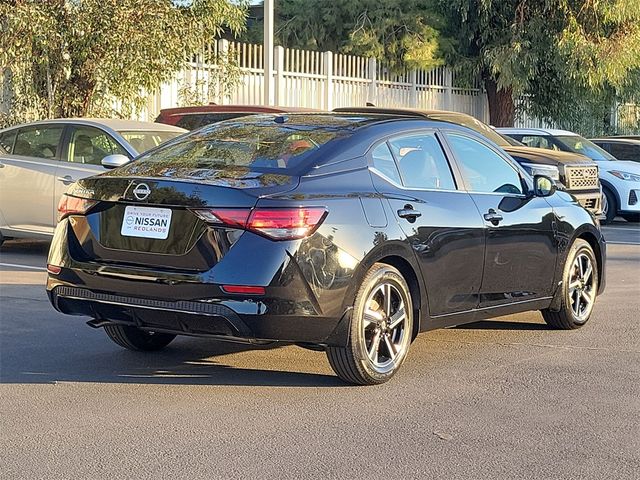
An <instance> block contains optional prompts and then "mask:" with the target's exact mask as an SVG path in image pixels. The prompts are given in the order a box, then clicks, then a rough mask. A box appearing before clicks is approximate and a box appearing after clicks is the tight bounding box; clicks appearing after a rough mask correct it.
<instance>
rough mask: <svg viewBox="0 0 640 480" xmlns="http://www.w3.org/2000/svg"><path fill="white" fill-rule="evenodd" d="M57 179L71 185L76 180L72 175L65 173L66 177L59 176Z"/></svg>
mask: <svg viewBox="0 0 640 480" xmlns="http://www.w3.org/2000/svg"><path fill="white" fill-rule="evenodd" d="M56 180H58V181H59V182H62V183H64V184H65V185H70V184H72V183H73V182H75V180H74V179H73V178H72V177H71V175H65V176H64V177H58V178H57V179H56Z"/></svg>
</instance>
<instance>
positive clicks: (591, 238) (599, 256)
mask: <svg viewBox="0 0 640 480" xmlns="http://www.w3.org/2000/svg"><path fill="white" fill-rule="evenodd" d="M577 239H581V240H584V241H585V242H587V243H588V244H589V245H590V246H591V248H592V249H593V253H594V254H595V257H596V263H597V267H598V285H599V286H600V285H602V276H603V274H604V252H603V251H602V248H601V247H600V242H599V241H598V237H597V236H596V235H595V234H594V233H593V232H591V231H589V230H585V231H582V232H581V233H579V234H578V235H576V237H575V238H574V240H573V241H574V242H575V240H577ZM572 244H573V242H572ZM565 261H566V260H565Z"/></svg>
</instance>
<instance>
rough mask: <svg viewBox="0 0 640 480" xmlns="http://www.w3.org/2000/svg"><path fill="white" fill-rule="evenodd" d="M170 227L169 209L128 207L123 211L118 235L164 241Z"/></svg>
mask: <svg viewBox="0 0 640 480" xmlns="http://www.w3.org/2000/svg"><path fill="white" fill-rule="evenodd" d="M170 226H171V209H170V208H153V207H138V206H134V205H129V206H128V207H127V208H125V210H124V218H123V219H122V228H121V229H120V234H121V235H123V236H125V237H142V238H157V239H160V240H165V239H166V238H167V237H168V236H169V227H170Z"/></svg>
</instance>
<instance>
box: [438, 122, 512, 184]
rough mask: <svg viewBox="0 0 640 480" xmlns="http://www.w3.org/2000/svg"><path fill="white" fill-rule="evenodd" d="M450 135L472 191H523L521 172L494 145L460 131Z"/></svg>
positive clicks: (448, 135)
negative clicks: (483, 142)
mask: <svg viewBox="0 0 640 480" xmlns="http://www.w3.org/2000/svg"><path fill="white" fill-rule="evenodd" d="M447 138H448V139H449V143H450V144H451V148H452V149H453V152H454V154H455V156H456V159H457V160H458V164H459V165H460V169H461V170H462V175H463V177H464V179H465V182H466V183H467V185H468V188H469V190H470V191H472V192H485V193H494V192H498V193H515V194H521V193H523V192H522V184H521V182H520V175H519V174H518V172H517V171H516V170H515V169H514V168H513V167H512V166H511V165H509V163H508V162H507V161H506V160H505V159H504V158H502V157H501V156H500V155H498V154H497V153H496V152H495V151H493V150H492V149H491V148H489V147H488V146H486V145H484V144H482V143H480V142H478V141H477V140H474V139H473V138H470V137H467V136H464V135H460V134H456V133H448V134H447Z"/></svg>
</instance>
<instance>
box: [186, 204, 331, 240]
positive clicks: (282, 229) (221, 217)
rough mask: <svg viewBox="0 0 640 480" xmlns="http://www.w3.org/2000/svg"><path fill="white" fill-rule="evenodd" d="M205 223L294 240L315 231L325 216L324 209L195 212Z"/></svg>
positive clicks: (219, 209)
mask: <svg viewBox="0 0 640 480" xmlns="http://www.w3.org/2000/svg"><path fill="white" fill-rule="evenodd" d="M195 213H196V214H197V215H198V216H199V217H200V218H201V219H203V220H204V221H206V222H207V223H213V224H222V225H227V226H230V227H237V228H244V229H247V230H251V231H253V232H256V233H260V234H262V235H264V236H266V237H269V238H271V239H273V240H295V239H299V238H304V237H307V236H309V235H311V234H312V233H313V232H315V231H316V230H317V228H318V227H319V226H320V224H321V223H322V221H323V220H324V218H325V216H326V215H327V209H326V208H324V207H294V208H264V207H263V208H255V209H253V210H250V209H233V208H213V209H208V210H195Z"/></svg>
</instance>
